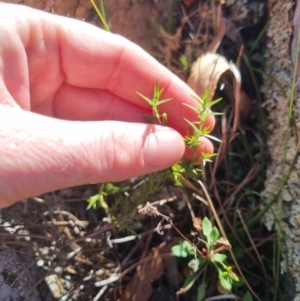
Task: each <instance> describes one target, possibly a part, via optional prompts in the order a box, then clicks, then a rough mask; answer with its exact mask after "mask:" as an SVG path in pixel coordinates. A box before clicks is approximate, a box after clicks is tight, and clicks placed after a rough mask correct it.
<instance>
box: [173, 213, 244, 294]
mask: <svg viewBox="0 0 300 301" xmlns="http://www.w3.org/2000/svg"><path fill="white" fill-rule="evenodd" d="M194 225H195V227H196V229H197V231H198V234H199V235H201V236H203V238H200V237H198V235H197V234H196V233H193V234H194V236H195V237H196V236H197V237H196V238H197V240H198V241H197V243H196V244H195V243H191V242H190V241H189V240H185V241H181V242H180V243H179V244H178V245H175V246H173V248H172V253H173V255H174V256H176V257H182V258H185V257H188V256H193V259H192V260H191V261H190V263H189V267H191V269H192V271H193V275H194V277H196V275H197V273H196V272H197V271H198V269H199V268H200V267H201V266H204V265H205V263H207V262H210V263H212V264H213V265H214V266H215V268H216V269H217V271H218V276H219V280H220V283H221V285H222V286H223V288H224V289H226V290H227V291H231V289H232V285H233V283H234V282H239V278H238V277H237V275H236V274H235V273H234V272H233V270H232V267H231V266H228V265H226V264H225V263H224V262H225V260H226V258H227V256H226V255H225V254H222V253H220V252H223V251H226V250H227V251H228V250H230V249H231V246H230V244H229V242H228V241H227V240H226V239H224V238H223V237H220V233H219V230H218V229H217V228H216V227H213V226H212V224H211V222H210V220H209V219H208V218H207V217H205V218H204V219H203V221H202V223H201V222H200V219H195V220H194ZM199 230H200V231H201V232H200V233H199ZM199 243H200V245H201V249H199V247H198V246H197V245H198V244H199ZM203 289H204V288H203V287H201V292H202V291H203ZM201 295H202V293H201ZM197 300H200V299H197Z"/></svg>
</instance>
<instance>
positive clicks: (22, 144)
mask: <svg viewBox="0 0 300 301" xmlns="http://www.w3.org/2000/svg"><path fill="white" fill-rule="evenodd" d="M0 143H1V147H0V191H1V196H0V197H1V199H0V207H4V206H8V205H10V204H12V203H13V202H15V201H17V200H21V199H24V198H27V197H30V196H35V195H39V194H42V193H45V192H48V191H53V190H57V189H61V188H65V187H70V186H76V185H82V184H87V183H92V182H108V181H121V180H125V179H128V178H131V177H134V176H139V175H142V174H146V173H151V172H154V171H157V170H159V169H163V168H166V167H168V166H170V165H172V164H173V163H175V162H176V161H178V160H180V159H181V157H182V156H183V154H184V151H185V146H184V142H183V139H182V137H181V136H180V134H179V133H177V132H176V131H174V130H172V129H170V128H167V127H162V126H157V125H147V124H139V123H125V122H116V121H96V122H92V121H91V122H76V121H65V120H59V119H55V118H50V117H45V116H42V115H38V114H35V113H31V112H27V111H23V110H19V109H16V108H7V107H4V108H3V107H2V108H1V110H0Z"/></svg>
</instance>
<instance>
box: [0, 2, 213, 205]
mask: <svg viewBox="0 0 300 301" xmlns="http://www.w3.org/2000/svg"><path fill="white" fill-rule="evenodd" d="M0 34H1V43H0V207H6V206H9V205H11V204H13V203H15V202H16V201H20V200H24V199H26V198H28V197H33V196H36V195H39V194H42V193H45V192H48V191H53V190H57V189H61V188H65V187H71V186H76V185H82V184H87V183H92V182H108V181H109V182H115V181H121V180H125V179H129V178H131V177H134V176H139V175H143V174H147V173H151V172H154V171H158V170H161V169H164V168H166V167H168V166H171V165H172V164H174V163H175V162H176V161H178V160H180V159H181V158H182V157H183V156H184V153H185V146H184V141H183V138H182V135H186V134H187V132H188V131H189V130H190V129H189V126H188V124H187V123H186V121H185V120H184V118H186V119H188V120H190V121H193V120H196V116H195V114H194V112H193V111H192V110H191V109H189V108H187V107H186V106H184V105H183V103H186V104H189V105H193V106H197V103H196V101H195V100H194V99H193V98H192V97H191V95H192V94H193V91H192V90H191V89H190V88H189V87H188V86H187V85H186V84H185V83H184V82H182V81H181V80H180V79H179V78H177V77H176V76H175V75H174V74H172V73H171V72H170V71H168V70H167V69H166V68H165V67H163V66H162V65H160V64H159V63H158V62H157V61H156V60H155V59H153V58H152V57H151V56H150V55H149V54H147V53H146V52H144V51H143V50H142V49H141V48H139V47H138V46H136V45H135V44H133V43H131V42H129V41H128V40H126V39H125V38H122V37H120V36H117V35H113V34H110V33H107V32H105V31H102V30H100V29H98V28H96V27H94V26H92V25H89V24H86V23H84V22H81V21H75V20H72V19H69V18H63V17H59V16H55V15H51V14H46V13H43V12H40V11H37V10H33V9H30V8H27V7H23V6H18V5H11V4H3V3H2V4H1V3H0ZM157 79H159V82H160V87H164V89H165V90H164V93H163V98H173V100H172V101H170V102H168V103H165V104H163V105H162V106H161V107H160V109H161V110H162V111H164V112H167V113H168V126H167V127H163V126H162V125H159V124H158V125H147V124H145V123H143V117H142V114H148V115H151V110H150V108H149V105H148V104H147V103H146V102H145V101H144V100H142V99H141V97H139V96H138V95H137V93H136V92H139V93H141V94H143V95H146V96H147V97H151V94H152V92H153V88H154V86H155V83H156V80H157ZM214 122H215V120H214V118H213V117H211V118H209V119H208V120H207V126H209V127H210V128H213V126H214ZM202 142H203V144H202V145H201V147H200V149H199V152H201V151H203V150H205V151H207V152H212V151H213V146H212V144H211V142H209V141H208V140H207V139H205V138H203V140H202Z"/></svg>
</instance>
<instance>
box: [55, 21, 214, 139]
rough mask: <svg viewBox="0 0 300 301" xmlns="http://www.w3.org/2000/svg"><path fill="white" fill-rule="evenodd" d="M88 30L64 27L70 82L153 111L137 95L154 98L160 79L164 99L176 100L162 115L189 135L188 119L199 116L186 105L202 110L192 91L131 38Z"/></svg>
mask: <svg viewBox="0 0 300 301" xmlns="http://www.w3.org/2000/svg"><path fill="white" fill-rule="evenodd" d="M76 25H77V23H76ZM87 26H88V25H87ZM88 27H89V28H85V26H80V27H79V28H76V35H75V36H72V35H70V33H68V31H67V30H66V27H62V31H63V36H62V43H61V45H62V50H61V55H62V67H63V70H64V72H65V74H66V81H67V82H68V83H69V84H71V85H75V86H81V87H89V88H96V89H99V88H100V89H107V90H109V91H110V92H112V93H114V94H115V95H116V96H118V97H119V98H122V99H124V100H126V101H129V102H131V103H133V104H135V105H138V106H140V107H142V108H144V109H149V108H150V107H149V104H147V102H145V101H144V100H142V99H141V97H139V96H138V95H137V93H136V92H139V93H141V94H143V95H145V96H147V97H151V96H152V94H153V89H154V86H155V84H156V81H157V80H158V81H159V84H160V87H161V88H163V89H164V92H163V95H162V99H166V98H172V101H170V102H167V103H165V104H164V105H162V106H161V112H166V113H168V115H169V116H168V124H169V125H170V126H172V127H174V128H176V129H177V130H178V131H180V132H181V133H183V134H186V131H187V128H188V124H187V122H186V121H185V120H184V118H186V119H188V120H190V121H195V120H197V115H196V114H195V112H193V111H192V110H191V109H190V108H188V107H187V106H185V105H184V104H188V105H190V106H194V107H199V103H197V102H196V100H195V99H194V98H193V97H192V95H195V93H194V92H193V91H192V90H191V88H189V87H188V86H187V84H185V83H184V82H183V81H182V80H180V79H179V78H178V77H177V76H176V75H174V74H173V73H172V72H170V71H169V70H168V69H167V68H165V67H164V66H162V65H161V64H160V63H158V62H157V61H156V60H155V59H154V58H153V57H152V56H150V55H149V54H148V53H146V52H145V51H144V50H142V49H141V48H140V47H138V46H137V45H135V44H133V43H131V42H130V41H128V40H127V39H125V38H123V37H121V36H118V35H114V34H111V33H107V32H105V31H103V30H99V29H98V28H94V27H91V26H88ZM74 28H75V27H74V26H72V29H70V28H68V30H69V31H71V30H74ZM71 36H72V38H70V37H71ZM78 45H80V47H78ZM207 126H209V127H211V128H213V126H214V118H213V117H211V118H209V119H208V120H207Z"/></svg>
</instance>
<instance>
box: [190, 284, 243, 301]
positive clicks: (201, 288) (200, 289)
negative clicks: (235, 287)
mask: <svg viewBox="0 0 300 301" xmlns="http://www.w3.org/2000/svg"><path fill="white" fill-rule="evenodd" d="M205 289H206V285H205V282H202V283H201V285H200V286H198V290H197V299H196V300H197V301H202V300H204V297H205ZM243 301H244V300H243Z"/></svg>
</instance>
